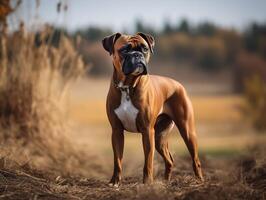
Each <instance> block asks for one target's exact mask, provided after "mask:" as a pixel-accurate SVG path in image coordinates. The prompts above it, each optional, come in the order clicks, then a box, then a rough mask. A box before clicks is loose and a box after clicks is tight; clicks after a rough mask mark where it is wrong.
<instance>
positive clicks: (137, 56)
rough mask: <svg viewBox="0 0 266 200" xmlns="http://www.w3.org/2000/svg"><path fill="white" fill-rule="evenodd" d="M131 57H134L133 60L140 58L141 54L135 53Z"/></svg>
mask: <svg viewBox="0 0 266 200" xmlns="http://www.w3.org/2000/svg"><path fill="white" fill-rule="evenodd" d="M133 56H134V57H135V58H140V57H141V56H142V54H141V53H140V52H135V53H134V54H133Z"/></svg>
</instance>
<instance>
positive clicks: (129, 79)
mask: <svg viewBox="0 0 266 200" xmlns="http://www.w3.org/2000/svg"><path fill="white" fill-rule="evenodd" d="M142 76H143V75H140V76H133V75H129V76H125V75H120V76H119V74H118V72H117V71H116V70H115V69H114V72H113V83H114V85H115V87H116V88H123V87H124V88H126V87H127V88H129V89H130V88H131V89H133V88H135V87H136V86H137V85H138V83H139V81H140V79H141V77H142Z"/></svg>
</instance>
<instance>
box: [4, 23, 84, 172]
mask: <svg viewBox="0 0 266 200" xmlns="http://www.w3.org/2000/svg"><path fill="white" fill-rule="evenodd" d="M7 28H8V27H7V26H6V25H5V26H2V30H1V37H0V41H1V55H0V58H1V59H0V61H1V62H0V64H1V71H0V77H1V78H0V130H1V134H0V138H1V148H2V151H1V156H6V155H5V154H10V155H12V157H13V158H16V160H17V162H20V161H22V162H25V160H26V161H29V163H30V164H32V165H34V166H39V167H40V168H41V169H44V168H47V167H49V168H51V167H52V168H53V167H54V168H58V169H62V168H63V169H65V170H63V171H64V172H68V171H69V170H70V165H71V164H72V163H78V162H79V160H78V159H77V158H76V151H75V150H74V149H73V147H72V145H71V144H70V142H69V141H68V139H67V137H66V136H65V135H66V133H67V132H68V127H67V125H66V123H65V118H64V96H65V95H66V93H67V91H68V87H69V85H70V84H71V83H72V82H73V81H74V80H75V79H76V78H77V77H78V76H79V75H80V74H81V73H82V72H83V70H84V66H83V63H82V59H81V57H80V56H79V55H78V54H77V53H76V51H75V46H74V44H73V42H72V41H71V40H70V39H68V38H67V37H65V36H63V35H62V36H61V38H60V42H59V45H58V47H55V46H53V45H52V44H51V42H50V40H51V38H52V37H53V30H52V29H51V27H48V26H47V27H45V29H44V30H43V31H40V32H39V36H40V37H39V44H38V45H36V35H35V34H34V33H30V32H29V33H27V32H26V30H25V29H24V25H23V23H21V25H20V29H19V30H18V31H17V32H15V33H13V34H8V33H7V32H8V30H7ZM47 38H48V40H47ZM58 141H61V143H59V142H58Z"/></svg>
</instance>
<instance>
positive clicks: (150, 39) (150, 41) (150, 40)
mask: <svg viewBox="0 0 266 200" xmlns="http://www.w3.org/2000/svg"><path fill="white" fill-rule="evenodd" d="M137 35H139V36H141V37H142V38H143V39H144V40H145V41H146V42H147V43H148V45H149V48H150V51H151V53H153V48H154V45H155V40H154V37H153V36H151V35H149V34H145V33H141V32H139V33H137Z"/></svg>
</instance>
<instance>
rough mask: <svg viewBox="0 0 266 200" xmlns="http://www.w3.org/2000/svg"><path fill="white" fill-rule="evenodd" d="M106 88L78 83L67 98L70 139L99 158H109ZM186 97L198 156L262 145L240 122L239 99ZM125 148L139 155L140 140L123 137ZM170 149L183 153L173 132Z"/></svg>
mask: <svg viewBox="0 0 266 200" xmlns="http://www.w3.org/2000/svg"><path fill="white" fill-rule="evenodd" d="M108 87H109V80H106V79H90V80H80V81H79V82H78V83H77V84H76V85H75V86H74V88H72V93H71V94H70V98H69V108H70V109H69V118H70V120H71V122H73V126H74V127H76V128H77V129H78V130H79V131H78V132H79V133H77V132H75V133H74V138H78V139H77V142H79V143H80V144H82V145H84V146H86V145H87V143H89V145H88V146H89V147H91V148H96V149H98V146H100V148H99V151H100V152H101V154H103V155H104V154H105V153H106V152H110V155H111V146H110V135H111V134H110V126H109V123H108V120H107V117H106V112H105V98H106V94H107V91H108ZM80 88H84V89H80ZM85 88H86V89H85ZM190 96H191V99H192V103H193V106H194V109H195V117H196V127H197V132H198V139H199V146H200V152H203V153H205V154H207V155H221V156H223V155H226V156H230V155H235V154H239V153H241V152H242V151H246V148H247V147H248V146H252V145H254V144H255V143H256V142H257V141H266V137H265V136H264V135H263V134H254V133H253V131H252V129H251V128H250V127H249V125H248V123H247V122H246V121H245V120H244V119H243V116H242V115H241V112H240V107H241V106H242V105H243V104H244V102H243V99H242V98H241V97H240V96H236V95H218V96H217V95H205V96H199V95H194V96H193V94H191V95H190ZM77 134H78V135H77ZM77 136H78V137H77ZM240 138H241V140H240ZM95 141H97V142H96V143H95ZM90 143H91V144H90ZM125 148H126V152H131V151H132V152H138V153H137V154H138V155H139V154H140V155H142V147H141V136H140V135H139V134H132V133H128V134H126V145H125ZM170 148H171V149H172V151H173V153H174V154H178V155H184V154H186V153H187V150H186V148H185V146H184V143H183V141H182V139H181V137H180V136H179V133H178V130H177V129H174V130H173V131H172V133H171V138H170ZM128 157H131V156H130V155H129V156H128ZM141 160H142V158H141Z"/></svg>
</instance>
